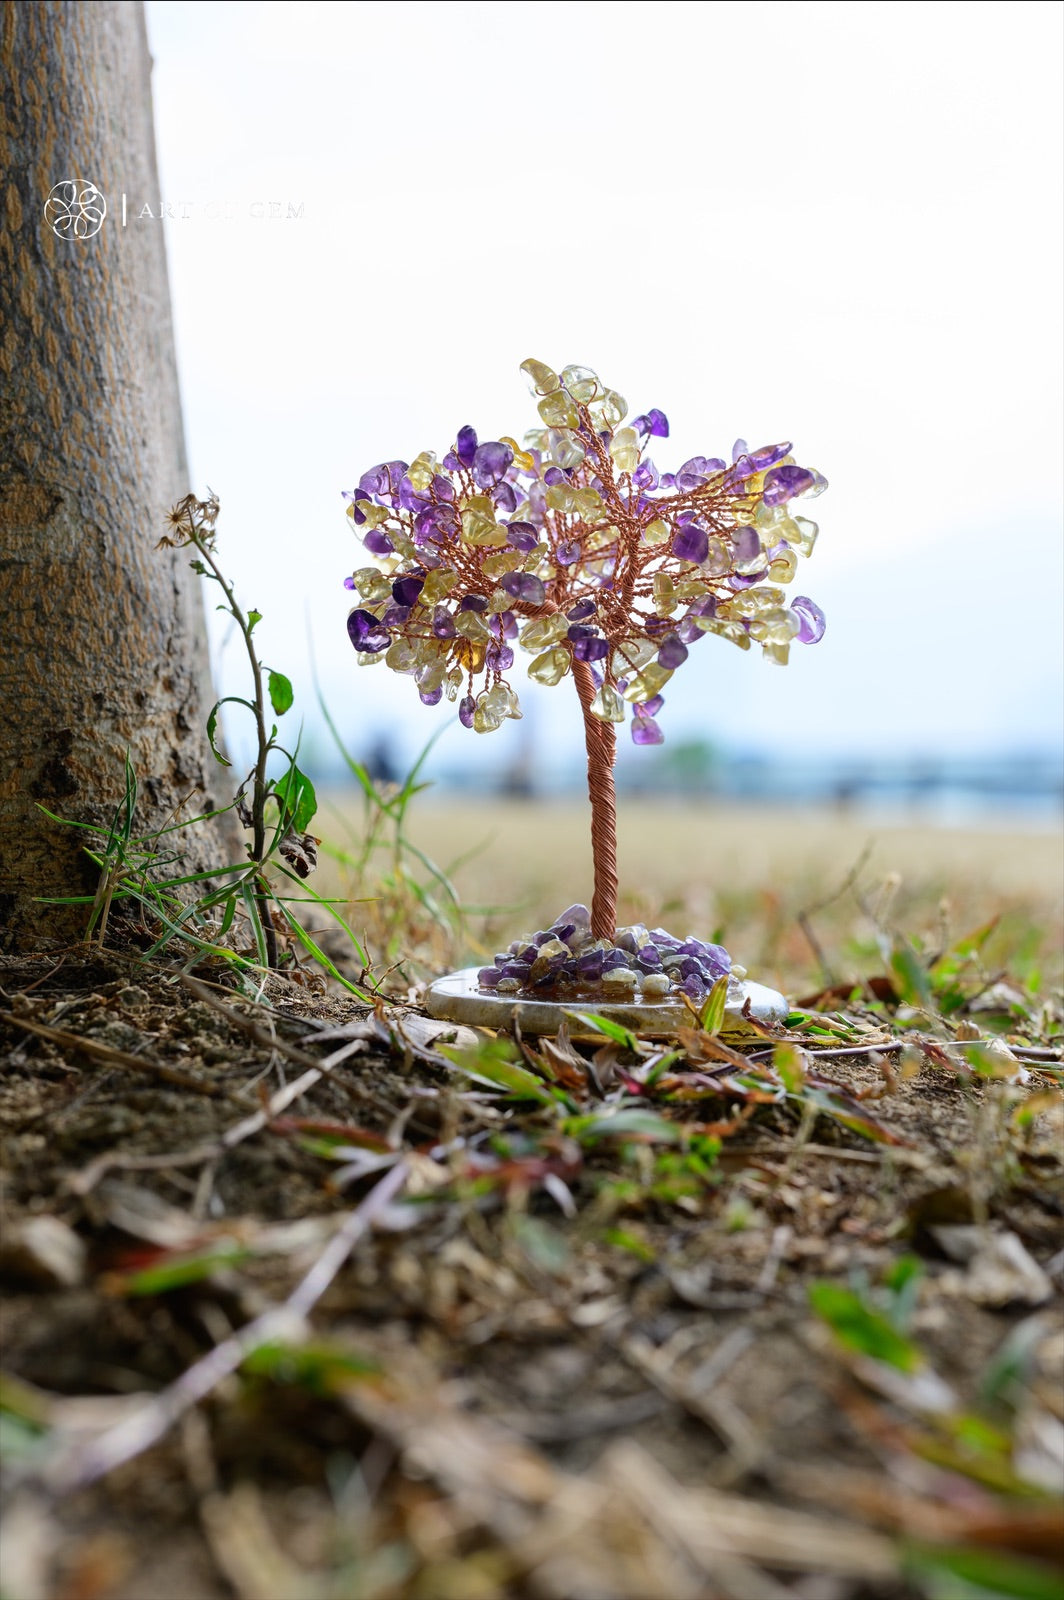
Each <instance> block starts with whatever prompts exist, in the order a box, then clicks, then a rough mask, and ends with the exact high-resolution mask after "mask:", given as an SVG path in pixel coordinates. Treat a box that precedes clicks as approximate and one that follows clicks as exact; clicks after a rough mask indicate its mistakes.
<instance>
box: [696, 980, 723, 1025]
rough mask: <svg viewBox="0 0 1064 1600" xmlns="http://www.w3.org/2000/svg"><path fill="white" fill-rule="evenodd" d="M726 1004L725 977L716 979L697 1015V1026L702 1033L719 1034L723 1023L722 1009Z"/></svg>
mask: <svg viewBox="0 0 1064 1600" xmlns="http://www.w3.org/2000/svg"><path fill="white" fill-rule="evenodd" d="M727 1003H728V980H727V978H726V977H724V978H718V979H717V981H716V983H715V984H714V985H713V987H712V989H711V990H710V991H709V994H708V995H707V996H706V1003H705V1005H704V1006H703V1007H702V1010H701V1011H700V1012H699V1014H698V1021H699V1025H700V1026H701V1028H702V1031H703V1032H704V1033H709V1034H715V1033H719V1032H720V1030H721V1027H722V1025H723V1023H724V1007H725V1006H726V1005H727Z"/></svg>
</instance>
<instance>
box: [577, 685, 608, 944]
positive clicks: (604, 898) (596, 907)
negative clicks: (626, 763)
mask: <svg viewBox="0 0 1064 1600" xmlns="http://www.w3.org/2000/svg"><path fill="white" fill-rule="evenodd" d="M573 677H574V679H575V680H576V692H577V694H578V695H579V696H580V709H581V711H582V712H583V714H584V745H585V747H586V749H587V795H588V799H589V800H590V801H591V861H592V870H593V874H594V878H593V890H594V892H593V894H592V898H591V932H592V933H593V934H594V936H595V938H596V939H609V940H610V942H611V943H612V942H613V938H614V935H615V934H616V932H617V791H616V787H615V785H614V781H613V764H614V762H615V760H616V759H617V730H616V729H615V728H614V726H613V723H612V722H603V721H602V719H601V718H600V717H595V716H592V714H591V702H592V700H593V699H594V698H595V680H594V678H593V677H592V676H591V668H590V667H589V666H588V664H587V662H586V661H574V662H573Z"/></svg>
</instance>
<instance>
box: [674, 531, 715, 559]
mask: <svg viewBox="0 0 1064 1600" xmlns="http://www.w3.org/2000/svg"><path fill="white" fill-rule="evenodd" d="M672 553H673V555H674V556H675V557H676V559H677V560H678V561H690V562H692V563H693V564H694V565H695V566H696V567H697V566H700V565H701V564H702V562H703V561H704V560H705V559H706V557H707V556H708V554H709V534H708V533H707V532H706V530H705V528H700V527H699V526H698V524H697V523H696V522H689V523H687V525H686V526H685V527H683V528H680V529H679V531H678V532H677V533H676V535H675V536H674V538H673V541H672Z"/></svg>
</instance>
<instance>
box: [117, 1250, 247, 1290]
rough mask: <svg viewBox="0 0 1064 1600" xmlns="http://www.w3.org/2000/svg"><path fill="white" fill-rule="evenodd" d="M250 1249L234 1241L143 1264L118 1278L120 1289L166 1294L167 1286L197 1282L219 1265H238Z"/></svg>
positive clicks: (172, 1286) (172, 1287)
mask: <svg viewBox="0 0 1064 1600" xmlns="http://www.w3.org/2000/svg"><path fill="white" fill-rule="evenodd" d="M250 1254H251V1251H250V1250H247V1249H244V1248H243V1247H242V1246H241V1245H238V1244H227V1245H222V1246H219V1247H216V1248H214V1249H210V1250H201V1251H199V1252H197V1253H196V1254H195V1255H184V1256H169V1257H168V1258H167V1259H166V1260H165V1261H160V1262H159V1263H157V1264H156V1265H155V1266H151V1267H143V1268H141V1270H140V1271H139V1272H132V1273H130V1274H129V1276H128V1277H124V1278H123V1279H122V1280H121V1287H122V1292H123V1293H124V1294H128V1295H142V1294H166V1293H167V1292H168V1291H169V1290H170V1289H183V1288H184V1287H185V1285H186V1284H189V1283H201V1282H202V1281H203V1279H204V1278H209V1277H210V1276H211V1274H212V1273H214V1272H217V1270H218V1268H219V1267H232V1266H238V1265H239V1264H240V1262H241V1261H246V1260H247V1258H248V1257H249V1256H250Z"/></svg>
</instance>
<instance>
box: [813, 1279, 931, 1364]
mask: <svg viewBox="0 0 1064 1600" xmlns="http://www.w3.org/2000/svg"><path fill="white" fill-rule="evenodd" d="M809 1303H810V1305H811V1306H812V1308H813V1310H814V1311H815V1312H816V1314H817V1316H818V1317H820V1318H821V1320H822V1321H824V1322H826V1323H827V1325H828V1327H829V1328H830V1329H831V1331H832V1333H833V1334H834V1335H835V1337H836V1339H837V1340H838V1341H839V1343H840V1344H842V1345H845V1346H846V1347H847V1349H849V1350H856V1351H858V1352H859V1353H860V1354H861V1355H864V1356H871V1357H872V1359H873V1360H874V1361H885V1362H886V1363H887V1364H888V1366H891V1367H897V1368H898V1370H899V1371H900V1372H915V1371H916V1370H917V1368H918V1367H920V1366H922V1364H923V1358H922V1357H921V1355H920V1352H919V1350H918V1349H917V1347H916V1345H914V1344H913V1342H912V1340H911V1339H906V1338H905V1337H904V1335H903V1334H901V1333H899V1332H898V1330H897V1328H895V1327H894V1325H893V1323H892V1322H891V1321H890V1320H889V1318H887V1317H885V1316H884V1315H883V1313H882V1312H881V1311H877V1310H876V1309H875V1307H874V1306H870V1305H867V1304H866V1303H865V1301H864V1300H862V1299H861V1296H860V1295H858V1294H856V1293H855V1292H854V1290H853V1289H847V1288H846V1287H845V1286H844V1285H843V1284H841V1283H832V1282H830V1281H829V1280H823V1281H821V1282H820V1283H813V1284H810V1286H809Z"/></svg>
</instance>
